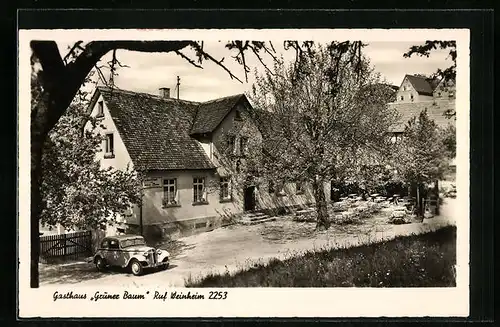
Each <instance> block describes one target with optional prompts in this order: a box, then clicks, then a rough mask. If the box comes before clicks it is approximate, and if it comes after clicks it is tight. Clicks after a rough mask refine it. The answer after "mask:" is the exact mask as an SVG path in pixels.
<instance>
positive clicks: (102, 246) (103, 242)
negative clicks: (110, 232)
mask: <svg viewBox="0 0 500 327" xmlns="http://www.w3.org/2000/svg"><path fill="white" fill-rule="evenodd" d="M108 247H109V240H108V239H106V240H103V241H102V243H101V248H104V249H107V248H108Z"/></svg>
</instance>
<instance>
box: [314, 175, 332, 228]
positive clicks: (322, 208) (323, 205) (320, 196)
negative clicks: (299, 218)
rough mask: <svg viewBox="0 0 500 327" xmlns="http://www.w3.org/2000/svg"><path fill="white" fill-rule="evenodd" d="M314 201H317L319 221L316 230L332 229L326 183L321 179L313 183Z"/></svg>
mask: <svg viewBox="0 0 500 327" xmlns="http://www.w3.org/2000/svg"><path fill="white" fill-rule="evenodd" d="M313 191H314V200H315V201H316V213H317V214H318V221H317V223H316V229H328V228H330V220H329V219H328V209H327V202H326V197H325V190H324V183H323V180H322V179H321V178H318V177H316V179H315V180H314V182H313Z"/></svg>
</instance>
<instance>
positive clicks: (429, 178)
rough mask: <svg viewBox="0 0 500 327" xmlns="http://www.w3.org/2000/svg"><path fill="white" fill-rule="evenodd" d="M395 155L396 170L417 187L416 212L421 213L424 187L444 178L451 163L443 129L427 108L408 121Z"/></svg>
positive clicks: (414, 187) (413, 186)
mask: <svg viewBox="0 0 500 327" xmlns="http://www.w3.org/2000/svg"><path fill="white" fill-rule="evenodd" d="M394 154H395V158H394V159H393V160H394V162H395V164H396V169H397V172H398V174H399V175H400V176H401V177H402V178H403V179H404V180H405V181H406V182H407V183H408V184H409V185H410V186H412V189H414V190H415V192H416V200H417V202H416V209H417V215H419V216H422V215H423V208H422V196H421V195H422V193H423V192H424V191H425V190H426V188H425V186H426V185H427V184H430V183H435V182H436V181H437V180H439V179H440V178H442V177H443V174H444V172H445V169H446V167H447V165H448V156H447V152H446V149H445V145H444V142H443V139H442V131H441V130H440V129H439V128H438V126H437V125H436V123H435V122H434V121H433V120H431V119H430V118H429V116H428V115H427V111H426V110H424V111H422V112H421V113H420V115H419V116H418V118H417V117H413V118H412V119H411V120H409V121H408V123H407V125H406V127H405V132H404V137H403V138H402V140H401V141H400V142H398V143H397V144H396V148H395V151H394Z"/></svg>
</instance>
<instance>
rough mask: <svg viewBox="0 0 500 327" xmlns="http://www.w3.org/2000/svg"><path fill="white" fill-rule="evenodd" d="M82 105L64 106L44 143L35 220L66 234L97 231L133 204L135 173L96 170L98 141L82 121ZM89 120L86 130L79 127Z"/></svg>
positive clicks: (84, 115) (93, 122)
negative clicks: (78, 230)
mask: <svg viewBox="0 0 500 327" xmlns="http://www.w3.org/2000/svg"><path fill="white" fill-rule="evenodd" d="M86 105H87V104H86V103H85V102H80V101H77V102H75V103H73V104H72V105H70V106H69V108H68V109H67V110H66V112H65V114H64V115H63V116H62V117H61V118H60V119H59V121H58V123H57V124H56V125H55V126H54V128H53V129H52V131H51V132H50V133H49V135H48V138H47V140H46V141H45V145H44V150H43V157H42V170H43V171H44V174H43V176H42V179H41V195H42V196H41V198H42V205H41V213H40V221H41V222H42V223H43V224H45V225H49V226H55V225H57V224H60V225H62V226H63V227H65V228H66V229H75V228H77V229H89V228H91V229H97V228H103V227H104V226H105V225H106V224H109V223H114V222H115V221H116V218H117V217H118V216H119V215H125V214H127V211H128V210H129V208H130V207H131V204H137V203H139V200H140V199H139V194H140V193H139V192H140V185H139V182H138V179H137V176H136V173H135V172H134V171H133V170H131V169H127V170H125V171H120V170H115V169H112V168H108V169H101V167H100V163H99V161H97V160H96V154H97V153H98V152H100V151H101V150H102V149H101V144H102V141H103V137H102V136H101V135H100V134H99V133H96V132H95V128H96V127H97V126H98V122H97V121H96V120H95V119H91V118H90V117H88V113H87V110H86ZM88 121H90V124H89V128H87V129H83V128H82V127H83V126H84V124H85V123H86V122H88Z"/></svg>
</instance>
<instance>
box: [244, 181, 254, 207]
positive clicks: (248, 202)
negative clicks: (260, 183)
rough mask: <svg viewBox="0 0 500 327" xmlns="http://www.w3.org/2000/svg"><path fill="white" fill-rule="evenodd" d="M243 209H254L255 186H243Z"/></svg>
mask: <svg viewBox="0 0 500 327" xmlns="http://www.w3.org/2000/svg"><path fill="white" fill-rule="evenodd" d="M244 210H245V211H251V210H255V186H249V187H246V188H245V195H244Z"/></svg>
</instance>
